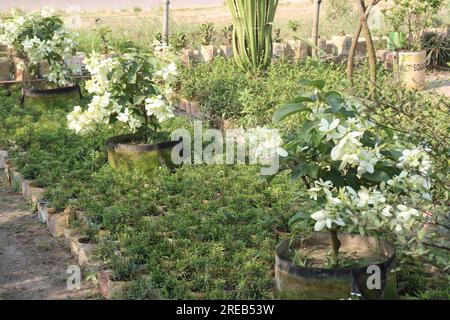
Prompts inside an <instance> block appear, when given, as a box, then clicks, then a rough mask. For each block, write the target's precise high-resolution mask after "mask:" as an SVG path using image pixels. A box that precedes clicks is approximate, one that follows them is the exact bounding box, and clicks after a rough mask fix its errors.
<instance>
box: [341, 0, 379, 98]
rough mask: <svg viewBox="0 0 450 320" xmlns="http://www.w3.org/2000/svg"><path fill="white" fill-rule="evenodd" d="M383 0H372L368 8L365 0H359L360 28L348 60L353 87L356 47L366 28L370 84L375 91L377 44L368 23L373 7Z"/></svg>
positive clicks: (354, 38)
mask: <svg viewBox="0 0 450 320" xmlns="http://www.w3.org/2000/svg"><path fill="white" fill-rule="evenodd" d="M380 1H381V0H372V3H371V4H370V5H369V6H368V7H367V8H366V7H365V1H364V0H357V1H356V2H357V6H358V11H359V13H360V22H359V24H358V28H357V30H356V32H355V35H354V36H353V40H352V46H351V48H350V52H349V56H348V61H347V79H348V80H349V81H350V85H351V87H352V88H353V87H354V82H353V72H354V66H355V55H356V49H357V46H358V38H359V37H360V35H361V31H363V30H364V36H365V38H366V42H367V54H368V57H369V66H370V84H371V90H372V91H374V90H375V89H376V80H377V60H376V54H375V46H374V44H373V40H372V35H371V33H370V29H369V25H368V23H367V17H368V16H369V14H370V11H371V10H372V8H373V7H374V6H375V5H377V4H378V3H379V2H380Z"/></svg>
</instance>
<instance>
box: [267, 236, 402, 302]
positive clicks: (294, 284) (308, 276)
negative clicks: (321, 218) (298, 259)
mask: <svg viewBox="0 0 450 320" xmlns="http://www.w3.org/2000/svg"><path fill="white" fill-rule="evenodd" d="M339 239H340V241H341V243H342V244H341V252H343V251H346V249H347V250H352V249H353V250H354V249H355V248H360V249H362V250H366V251H368V252H369V251H370V252H372V251H373V254H374V256H376V257H377V261H376V262H374V263H367V264H366V265H365V264H364V263H360V264H358V267H356V268H352V267H349V268H335V269H325V268H313V267H300V266H298V265H297V264H295V263H294V262H292V257H293V253H294V252H295V251H296V250H297V251H300V250H310V249H312V248H314V247H316V246H317V247H327V248H330V249H331V242H330V236H329V234H327V233H313V234H312V236H311V237H310V238H308V239H307V240H305V241H303V242H301V241H300V240H293V241H291V240H285V241H283V242H282V243H281V244H280V245H279V246H278V247H277V249H276V253H275V260H276V266H275V281H276V289H277V293H278V294H279V296H280V297H282V298H285V299H305V300H339V299H348V298H350V297H351V295H352V293H353V294H360V295H361V298H362V299H367V300H378V299H396V298H397V279H396V274H395V273H393V272H391V270H392V269H393V268H394V266H395V248H394V247H393V246H392V245H391V244H389V243H388V242H385V241H382V240H378V239H376V238H372V237H364V236H360V235H350V234H339ZM348 252H351V251H348ZM323 253H325V252H323ZM371 266H376V267H378V268H379V270H380V277H381V279H380V280H381V282H380V283H381V288H380V289H376V288H371V286H370V287H369V286H368V281H367V280H368V279H369V277H370V276H372V275H373V274H374V273H373V271H372V270H371V269H369V267H371ZM372 268H373V267H372ZM369 282H370V283H371V284H373V282H371V281H369Z"/></svg>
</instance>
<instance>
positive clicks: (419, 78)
mask: <svg viewBox="0 0 450 320" xmlns="http://www.w3.org/2000/svg"><path fill="white" fill-rule="evenodd" d="M426 67H427V52H426V50H421V51H400V52H398V53H396V54H394V75H395V79H396V81H398V82H400V83H402V84H403V85H404V86H405V87H406V88H407V89H412V90H422V89H423V88H425V84H426V82H425V76H426Z"/></svg>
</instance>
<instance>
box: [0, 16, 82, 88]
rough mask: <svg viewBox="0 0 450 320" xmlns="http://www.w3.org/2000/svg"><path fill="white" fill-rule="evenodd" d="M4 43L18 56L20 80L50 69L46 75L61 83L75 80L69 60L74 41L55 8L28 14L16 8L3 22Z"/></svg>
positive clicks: (0, 28)
mask: <svg viewBox="0 0 450 320" xmlns="http://www.w3.org/2000/svg"><path fill="white" fill-rule="evenodd" d="M0 45H3V46H5V47H6V48H7V50H8V51H9V53H10V54H11V55H12V56H14V62H15V72H16V80H17V81H29V80H31V79H32V78H35V77H36V76H37V75H38V73H39V63H42V68H41V71H43V70H44V69H46V71H45V73H46V74H45V78H46V79H47V80H48V81H49V82H51V83H54V84H56V85H57V86H67V85H69V84H71V83H72V81H73V79H72V74H71V72H70V69H69V68H67V66H66V63H65V61H66V60H67V59H69V58H70V57H71V56H72V53H73V50H74V46H75V44H74V41H73V40H72V36H71V34H70V33H69V32H68V31H67V30H66V29H65V28H64V22H63V20H62V19H61V18H60V17H59V16H57V15H55V13H54V11H53V9H51V8H47V7H46V8H44V9H42V10H41V11H33V12H30V13H27V14H24V15H21V14H19V13H18V12H17V11H13V13H12V15H11V16H9V17H7V18H5V19H3V20H2V21H0Z"/></svg>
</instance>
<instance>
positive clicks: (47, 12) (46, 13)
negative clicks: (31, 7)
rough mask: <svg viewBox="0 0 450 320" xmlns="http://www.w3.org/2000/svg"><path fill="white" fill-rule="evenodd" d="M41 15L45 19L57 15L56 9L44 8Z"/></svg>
mask: <svg viewBox="0 0 450 320" xmlns="http://www.w3.org/2000/svg"><path fill="white" fill-rule="evenodd" d="M41 15H42V16H43V17H44V18H49V17H52V16H54V15H55V9H53V8H52V7H49V6H44V7H43V8H42V10H41Z"/></svg>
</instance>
